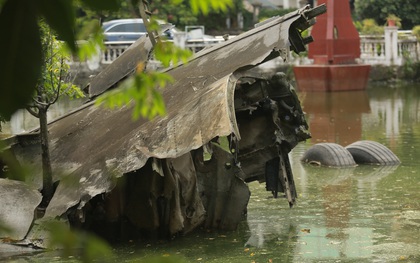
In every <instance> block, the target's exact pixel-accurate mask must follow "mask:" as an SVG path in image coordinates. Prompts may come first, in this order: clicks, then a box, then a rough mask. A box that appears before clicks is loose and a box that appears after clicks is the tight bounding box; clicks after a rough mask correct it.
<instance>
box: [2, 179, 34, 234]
mask: <svg viewBox="0 0 420 263" xmlns="http://www.w3.org/2000/svg"><path fill="white" fill-rule="evenodd" d="M41 199H42V196H41V193H40V192H39V191H38V190H37V189H34V188H32V187H30V186H29V185H28V184H26V183H24V182H20V181H15V180H9V179H0V211H1V213H0V223H1V225H2V226H3V227H6V228H8V229H10V230H11V231H10V233H1V235H0V238H8V239H13V240H21V239H23V238H24V237H25V236H26V234H27V233H28V230H29V228H30V227H31V224H32V222H33V220H34V215H35V209H36V207H37V206H38V205H39V203H40V202H41Z"/></svg>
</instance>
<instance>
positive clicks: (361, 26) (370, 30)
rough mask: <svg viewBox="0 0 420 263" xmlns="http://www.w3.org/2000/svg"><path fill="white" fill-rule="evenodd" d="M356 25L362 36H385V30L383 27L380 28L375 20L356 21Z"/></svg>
mask: <svg viewBox="0 0 420 263" xmlns="http://www.w3.org/2000/svg"><path fill="white" fill-rule="evenodd" d="M354 25H355V27H356V29H357V31H359V32H360V33H362V34H365V35H383V34H384V28H383V27H382V26H379V25H378V24H377V23H376V21H375V20H374V19H371V18H369V19H363V21H362V22H359V21H356V22H354Z"/></svg>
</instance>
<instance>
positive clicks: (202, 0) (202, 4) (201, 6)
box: [190, 0, 233, 15]
mask: <svg viewBox="0 0 420 263" xmlns="http://www.w3.org/2000/svg"><path fill="white" fill-rule="evenodd" d="M190 6H191V9H192V11H193V13H195V14H198V13H200V12H202V13H203V14H205V15H206V14H208V13H209V11H210V10H211V9H212V10H214V11H223V12H224V11H226V10H227V8H228V7H232V6H233V1H232V0H190Z"/></svg>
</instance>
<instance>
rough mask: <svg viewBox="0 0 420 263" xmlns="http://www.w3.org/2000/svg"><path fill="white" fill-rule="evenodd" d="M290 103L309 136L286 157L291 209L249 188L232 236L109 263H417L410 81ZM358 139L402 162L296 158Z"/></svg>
mask: <svg viewBox="0 0 420 263" xmlns="http://www.w3.org/2000/svg"><path fill="white" fill-rule="evenodd" d="M300 97H301V99H302V101H303V105H304V110H305V111H306V112H307V116H308V120H309V124H310V129H311V132H312V136H313V138H312V139H311V140H309V141H307V142H306V143H302V144H300V145H298V146H297V147H296V148H295V149H294V150H293V151H292V153H291V154H290V158H291V162H292V167H293V172H294V175H295V182H296V184H297V190H298V194H299V198H298V203H297V204H296V206H295V207H293V208H292V209H290V208H289V207H288V204H287V202H286V201H285V200H283V199H273V198H272V197H271V194H270V193H269V192H266V191H265V185H264V184H261V185H260V184H258V183H251V184H250V188H251V192H252V196H251V200H250V203H249V206H248V216H247V218H246V219H244V221H243V222H242V223H241V224H240V226H239V228H238V229H237V230H236V231H232V232H197V233H195V234H192V235H189V236H186V237H178V238H176V239H175V240H173V241H170V242H165V243H159V244H146V243H129V244H126V245H122V246H119V247H118V248H116V253H117V254H118V256H119V260H118V262H131V261H133V260H135V259H137V260H139V259H144V258H147V257H150V256H153V255H179V256H182V257H184V258H186V259H187V261H188V262H420V161H419V160H420V151H419V148H420V84H413V85H404V86H401V87H398V88H396V87H394V88H390V87H385V86H379V87H370V88H369V89H368V90H367V91H360V92H359V91H358V92H340V93H306V94H300ZM358 140H374V141H377V142H380V143H382V144H384V145H386V146H387V147H388V148H390V149H391V150H392V151H393V152H394V153H395V154H396V155H397V156H398V157H399V158H400V160H401V162H402V164H401V165H399V166H384V167H383V166H358V167H355V168H347V169H336V168H325V167H313V166H309V165H304V164H301V163H300V161H299V159H300V157H301V156H302V154H303V153H304V151H305V150H306V149H307V148H309V147H310V146H311V145H313V144H315V143H319V142H335V143H338V144H341V145H343V146H346V145H348V144H350V143H352V142H355V141H358ZM45 257H47V259H48V256H46V255H44V256H42V255H39V256H36V257H35V259H36V258H38V259H40V260H42V259H45ZM49 259H50V260H51V261H62V260H63V258H54V257H53V256H51V257H50V258H49Z"/></svg>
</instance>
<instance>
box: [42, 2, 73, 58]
mask: <svg viewBox="0 0 420 263" xmlns="http://www.w3.org/2000/svg"><path fill="white" fill-rule="evenodd" d="M37 4H38V10H39V12H40V15H42V16H43V17H44V18H45V20H46V21H47V23H48V24H49V25H50V27H51V28H52V29H54V31H55V32H57V34H58V38H59V39H61V40H64V41H65V42H66V43H67V45H69V47H70V49H71V50H72V51H76V50H77V47H76V42H75V41H76V37H75V25H76V24H75V14H74V6H73V1H72V0H38V1H37Z"/></svg>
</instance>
